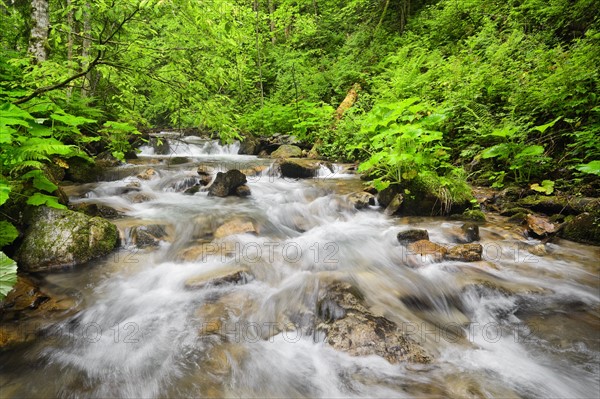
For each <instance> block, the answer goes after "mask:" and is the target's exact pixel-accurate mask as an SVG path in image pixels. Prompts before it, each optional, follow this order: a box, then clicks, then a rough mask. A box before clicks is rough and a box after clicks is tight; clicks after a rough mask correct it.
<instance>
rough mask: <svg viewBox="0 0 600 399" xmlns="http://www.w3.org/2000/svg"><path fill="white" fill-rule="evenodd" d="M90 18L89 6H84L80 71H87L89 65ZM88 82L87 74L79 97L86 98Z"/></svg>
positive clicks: (90, 45) (90, 42)
mask: <svg viewBox="0 0 600 399" xmlns="http://www.w3.org/2000/svg"><path fill="white" fill-rule="evenodd" d="M90 18H91V15H90V5H89V4H85V5H84V6H83V42H82V44H81V58H82V69H87V67H88V65H89V64H90V61H89V57H90V48H91V47H92V41H91V40H90V36H91V34H92V22H91V20H90ZM89 80H90V73H89V72H88V73H87V74H86V75H85V77H84V79H83V82H82V83H81V97H87V95H88V86H87V83H88V82H89Z"/></svg>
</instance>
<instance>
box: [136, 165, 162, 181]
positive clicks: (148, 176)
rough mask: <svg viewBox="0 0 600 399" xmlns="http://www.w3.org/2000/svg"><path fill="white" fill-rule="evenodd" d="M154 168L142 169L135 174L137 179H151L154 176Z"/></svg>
mask: <svg viewBox="0 0 600 399" xmlns="http://www.w3.org/2000/svg"><path fill="white" fill-rule="evenodd" d="M156 175H157V174H156V170H154V169H153V168H148V169H146V170H145V171H143V172H142V173H140V174H139V175H137V178H138V179H141V180H151V179H153V178H154V177H155V176H156Z"/></svg>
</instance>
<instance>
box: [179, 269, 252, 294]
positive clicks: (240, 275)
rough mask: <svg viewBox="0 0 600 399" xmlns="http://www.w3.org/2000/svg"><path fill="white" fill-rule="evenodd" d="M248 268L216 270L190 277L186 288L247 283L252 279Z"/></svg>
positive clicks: (186, 282)
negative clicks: (211, 272)
mask: <svg viewBox="0 0 600 399" xmlns="http://www.w3.org/2000/svg"><path fill="white" fill-rule="evenodd" d="M250 277H251V276H250V274H249V273H248V270H246V269H244V268H240V269H237V270H233V271H223V272H216V273H213V274H207V275H202V276H197V277H192V278H189V279H187V280H186V281H185V283H184V285H185V288H186V289H194V290H196V289H201V288H205V287H208V286H210V287H219V286H222V285H226V284H246V283H247V282H248V280H249V279H250Z"/></svg>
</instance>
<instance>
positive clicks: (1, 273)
mask: <svg viewBox="0 0 600 399" xmlns="http://www.w3.org/2000/svg"><path fill="white" fill-rule="evenodd" d="M16 283H17V263H16V262H15V261H14V260H12V259H11V258H9V257H8V256H6V255H5V254H4V252H1V251H0V301H1V300H3V299H4V298H5V297H6V295H7V294H8V293H9V292H10V290H12V287H13V286H14V285H15V284H16Z"/></svg>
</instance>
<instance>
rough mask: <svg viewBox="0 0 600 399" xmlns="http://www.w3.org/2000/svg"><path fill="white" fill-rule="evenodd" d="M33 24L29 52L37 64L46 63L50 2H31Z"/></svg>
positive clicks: (43, 0) (45, 0) (33, 0)
mask: <svg viewBox="0 0 600 399" xmlns="http://www.w3.org/2000/svg"><path fill="white" fill-rule="evenodd" d="M31 22H32V28H31V33H30V35H29V48H28V51H29V53H30V54H31V55H33V57H34V58H35V60H36V62H38V63H39V62H43V61H46V60H47V59H48V30H49V29H50V14H49V0H31Z"/></svg>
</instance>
